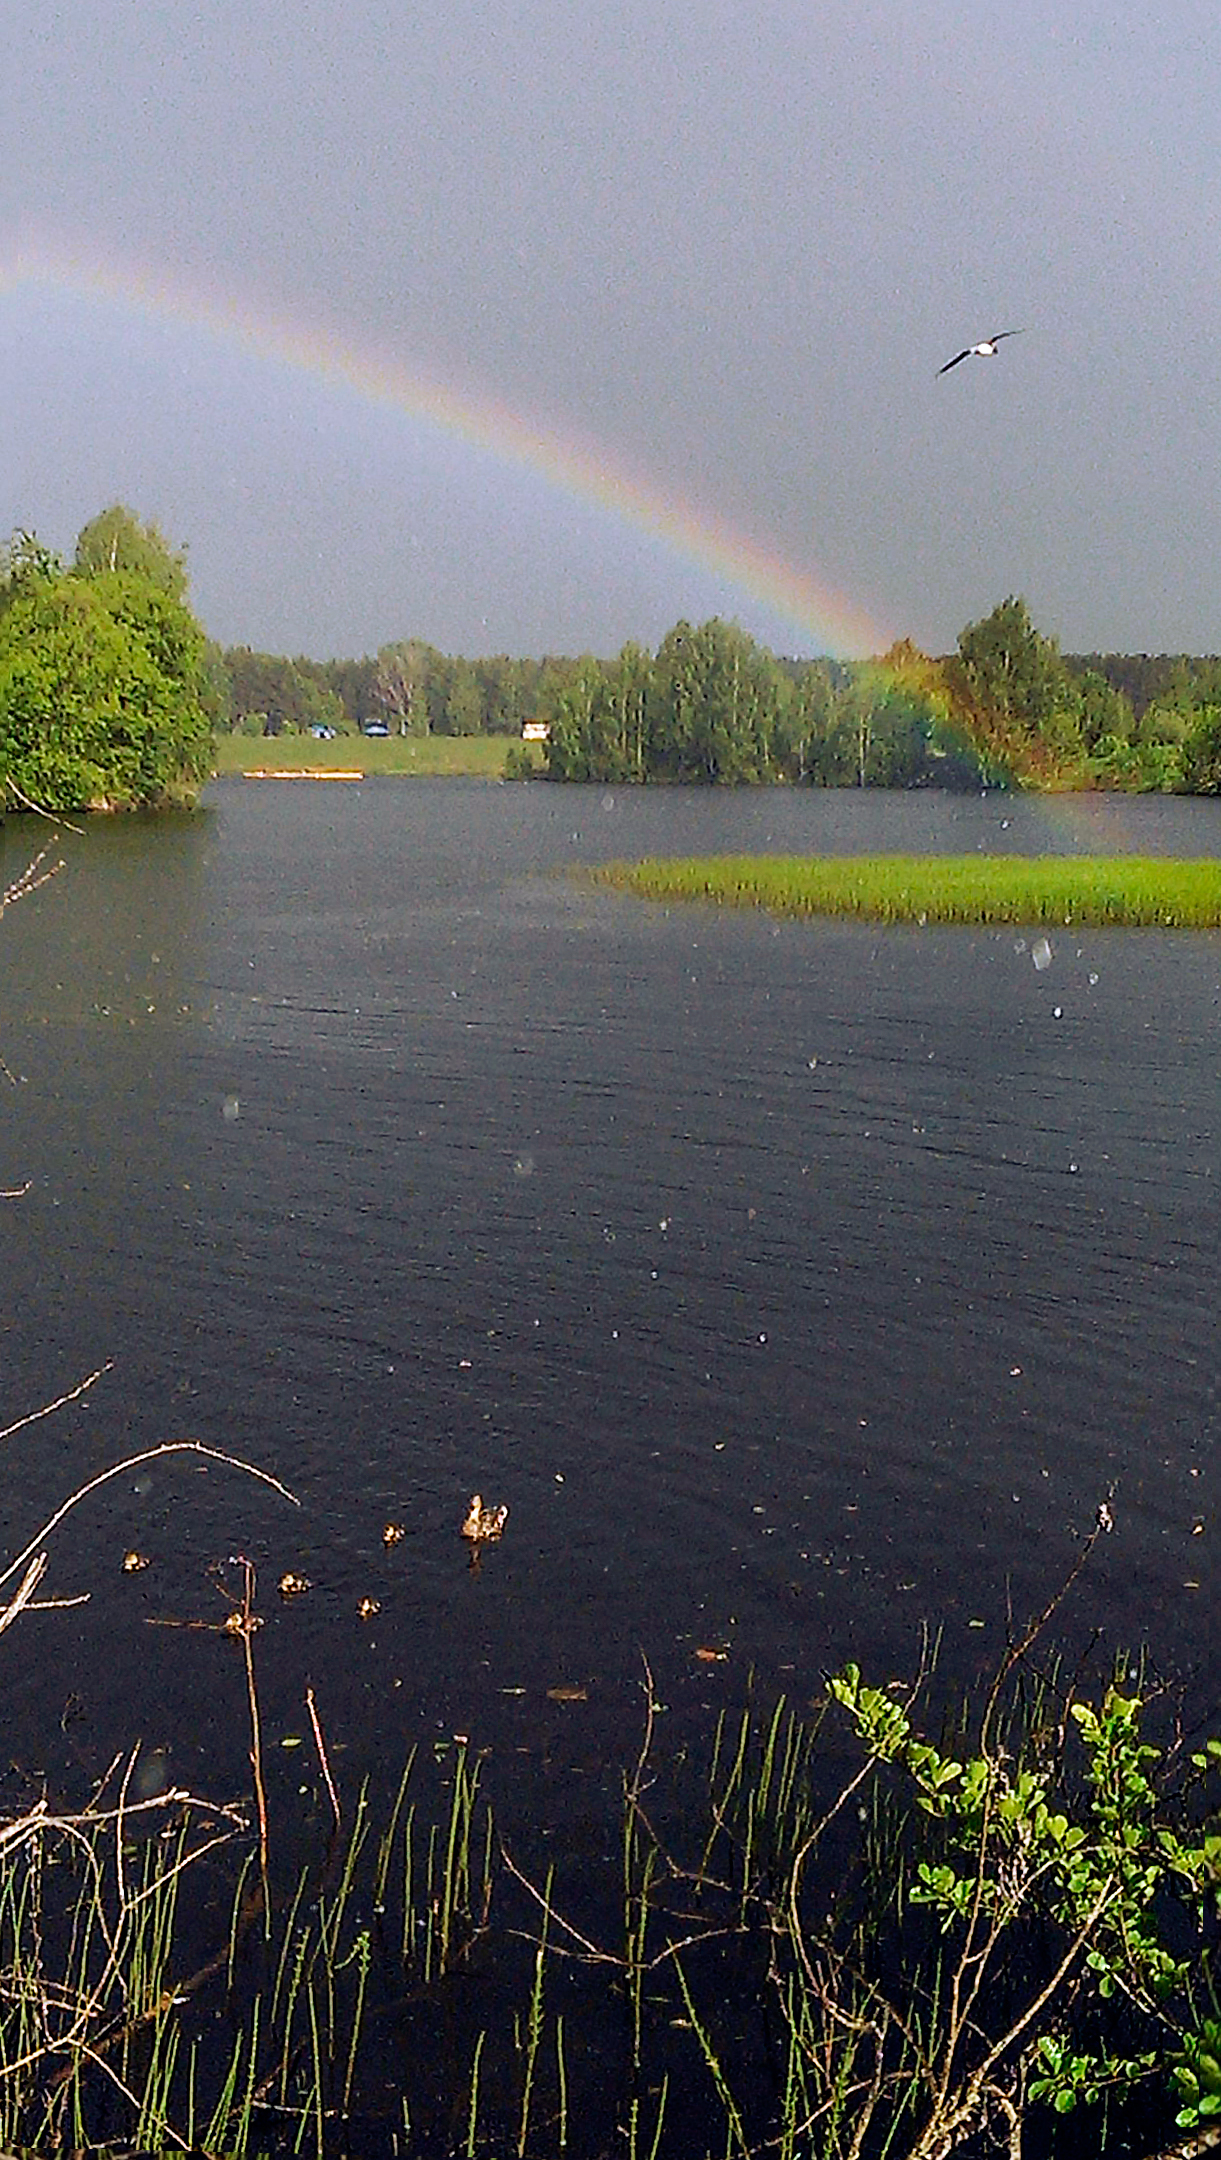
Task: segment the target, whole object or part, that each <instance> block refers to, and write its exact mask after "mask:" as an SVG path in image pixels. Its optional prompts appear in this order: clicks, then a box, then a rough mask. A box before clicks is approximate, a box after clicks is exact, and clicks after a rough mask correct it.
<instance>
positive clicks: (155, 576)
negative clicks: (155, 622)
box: [73, 503, 187, 601]
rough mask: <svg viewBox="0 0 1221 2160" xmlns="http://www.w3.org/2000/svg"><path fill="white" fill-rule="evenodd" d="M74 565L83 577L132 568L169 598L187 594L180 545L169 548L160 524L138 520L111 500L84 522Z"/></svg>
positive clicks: (132, 512)
mask: <svg viewBox="0 0 1221 2160" xmlns="http://www.w3.org/2000/svg"><path fill="white" fill-rule="evenodd" d="M73 568H74V569H75V570H77V571H79V572H80V574H81V576H82V577H95V576H97V575H98V574H99V573H100V572H103V571H107V570H134V571H136V572H138V573H139V575H140V576H141V577H144V578H147V579H148V582H149V583H150V584H151V585H155V586H157V587H158V588H159V590H160V591H162V592H166V593H168V594H169V596H170V598H171V599H172V600H180V601H185V600H186V596H187V559H186V551H185V549H183V548H175V547H171V546H170V543H169V541H168V540H167V539H166V538H165V535H164V534H163V533H162V531H161V529H160V527H159V526H157V525H155V524H153V523H152V522H151V521H150V522H149V523H148V524H143V523H141V520H140V519H139V518H138V517H137V516H136V514H135V511H134V510H129V509H127V507H126V505H125V504H123V503H111V505H110V507H109V509H108V510H102V511H100V512H99V513H98V515H97V517H95V518H91V519H90V520H89V523H88V524H87V525H83V526H82V527H81V530H80V532H79V534H78V535H77V541H76V555H75V558H74V561H73Z"/></svg>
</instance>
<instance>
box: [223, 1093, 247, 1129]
mask: <svg viewBox="0 0 1221 2160" xmlns="http://www.w3.org/2000/svg"><path fill="white" fill-rule="evenodd" d="M220 1114H221V1116H222V1117H223V1118H224V1121H225V1123H226V1125H232V1124H233V1122H234V1120H235V1118H239V1117H240V1116H241V1114H242V1106H241V1104H240V1102H239V1101H238V1099H237V1096H236V1095H226V1097H225V1099H224V1101H223V1103H222V1104H221V1106H220Z"/></svg>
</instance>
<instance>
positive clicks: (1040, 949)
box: [1030, 937, 1051, 975]
mask: <svg viewBox="0 0 1221 2160" xmlns="http://www.w3.org/2000/svg"><path fill="white" fill-rule="evenodd" d="M1030 957H1031V959H1032V960H1033V961H1034V964H1035V966H1036V967H1037V968H1038V970H1039V973H1040V975H1041V974H1042V972H1043V970H1044V968H1049V967H1050V966H1051V946H1050V945H1049V944H1048V942H1047V939H1046V938H1045V937H1041V938H1036V939H1035V941H1034V944H1033V945H1032V946H1031V948H1030Z"/></svg>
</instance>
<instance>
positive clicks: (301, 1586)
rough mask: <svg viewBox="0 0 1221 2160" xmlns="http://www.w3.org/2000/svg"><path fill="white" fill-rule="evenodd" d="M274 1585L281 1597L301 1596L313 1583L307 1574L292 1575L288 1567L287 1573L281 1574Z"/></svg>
mask: <svg viewBox="0 0 1221 2160" xmlns="http://www.w3.org/2000/svg"><path fill="white" fill-rule="evenodd" d="M276 1587H277V1589H278V1590H279V1593H280V1596H281V1597H303V1596H304V1594H305V1592H306V1591H307V1590H311V1589H312V1588H313V1584H312V1583H311V1582H310V1579H309V1576H308V1575H294V1574H293V1572H292V1569H291V1568H290V1569H289V1571H288V1573H287V1575H281V1577H280V1580H279V1582H278V1584H277V1585H276Z"/></svg>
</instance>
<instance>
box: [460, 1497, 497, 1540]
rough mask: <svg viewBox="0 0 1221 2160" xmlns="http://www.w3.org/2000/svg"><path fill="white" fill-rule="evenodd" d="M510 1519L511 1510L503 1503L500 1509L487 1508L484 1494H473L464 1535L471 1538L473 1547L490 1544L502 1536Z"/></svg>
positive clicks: (463, 1530)
mask: <svg viewBox="0 0 1221 2160" xmlns="http://www.w3.org/2000/svg"><path fill="white" fill-rule="evenodd" d="M508 1519H509V1510H508V1508H507V1507H506V1506H505V1505H504V1504H503V1503H502V1504H501V1506H500V1507H485V1506H484V1504H483V1495H482V1493H472V1494H471V1504H470V1506H469V1507H468V1509H467V1511H466V1521H465V1522H464V1523H463V1525H462V1535H463V1537H464V1538H469V1540H470V1542H471V1544H472V1545H486V1544H489V1543H490V1542H491V1540H492V1539H493V1538H498V1537H499V1536H500V1533H501V1531H502V1530H503V1529H504V1526H505V1524H506V1523H507V1521H508Z"/></svg>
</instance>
